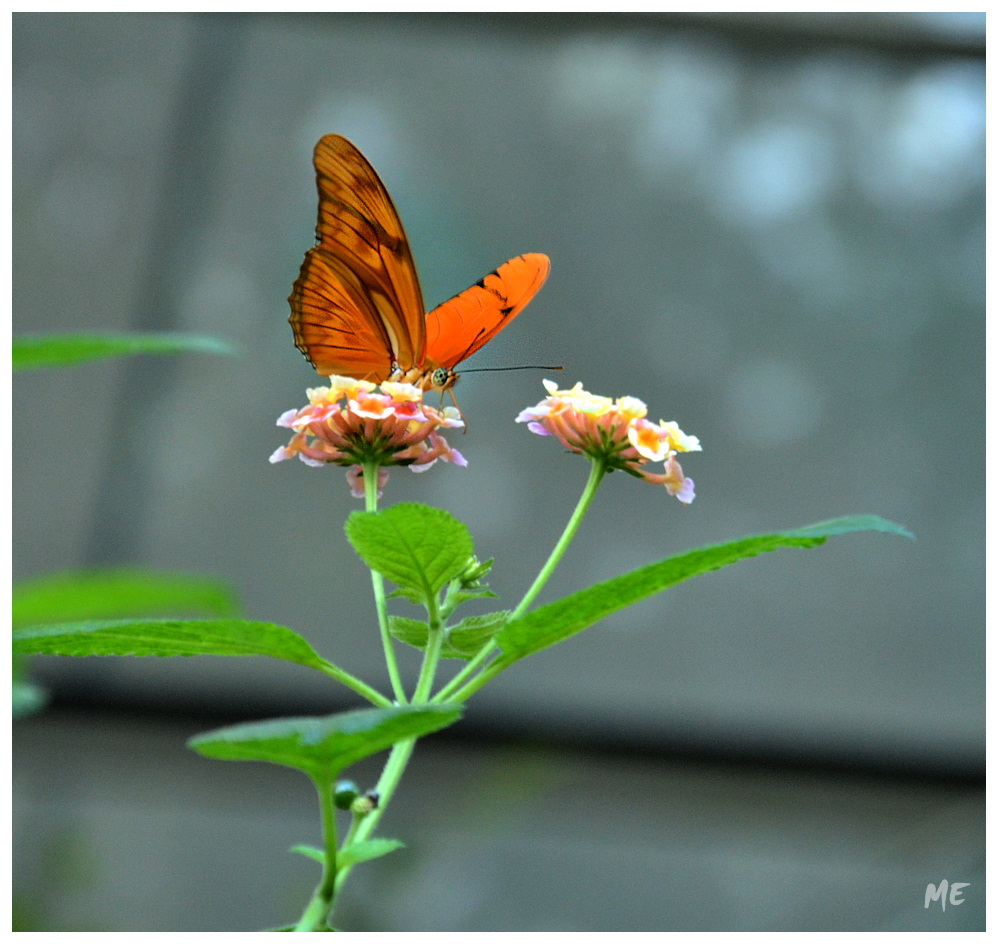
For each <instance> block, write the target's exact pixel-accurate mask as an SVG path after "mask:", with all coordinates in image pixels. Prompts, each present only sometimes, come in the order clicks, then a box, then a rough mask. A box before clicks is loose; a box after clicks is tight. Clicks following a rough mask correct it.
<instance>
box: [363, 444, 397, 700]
mask: <svg viewBox="0 0 998 944" xmlns="http://www.w3.org/2000/svg"><path fill="white" fill-rule="evenodd" d="M364 508H365V510H366V511H372V512H373V511H377V510H378V464H377V463H376V462H371V461H368V462H365V463H364ZM371 586H372V588H373V590H374V608H375V609H376V610H377V612H378V628H379V629H380V630H381V645H382V648H383V649H384V650H385V665H386V666H387V667H388V677H389V678H390V679H391V683H392V692H393V693H394V694H395V701H396V702H397V703H398V704H400V705H404V704H405V703H406V697H405V689H404V688H403V687H402V678H401V676H400V675H399V669H398V663H397V662H396V660H395V648H394V646H392V637H391V633H389V632H388V607H387V606H386V605H385V582H384V580H383V579H382V577H381V574H379V573H378V572H377V571H376V570H372V571H371Z"/></svg>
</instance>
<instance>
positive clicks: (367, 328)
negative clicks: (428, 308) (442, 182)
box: [289, 134, 426, 381]
mask: <svg viewBox="0 0 998 944" xmlns="http://www.w3.org/2000/svg"><path fill="white" fill-rule="evenodd" d="M314 162H315V171H316V183H317V186H318V190H319V218H318V222H317V223H316V240H317V241H318V245H317V246H315V247H314V248H313V249H310V250H309V251H308V253H306V255H305V261H304V262H303V263H302V268H301V273H300V274H299V276H298V279H297V281H296V282H295V284H294V289H293V290H292V293H291V297H290V299H289V301H290V303H291V317H290V319H289V320H290V322H291V327H292V329H293V331H294V335H295V344H296V345H297V346H298V349H299V350H300V351H301V352H302V353H303V354H304V355H305V356H306V357H307V358H308V359H309V361H310V362H311V363H312V364H313V365H314V367H315V369H316V371H317V372H318V373H319V374H322V375H327V376H328V375H330V374H343V375H346V376H351V377H359V378H364V379H368V380H374V381H381V380H385V379H386V378H387V377H388V375H389V373H390V372H391V369H392V365H393V361H394V362H396V363H397V364H398V365H399V366H400V367H401V368H402V369H403V370H408V369H409V368H411V367H417V366H421V365H422V362H423V358H424V353H425V344H426V334H425V322H424V317H423V299H422V294H421V292H420V290H419V280H418V279H417V277H416V267H415V265H414V263H413V260H412V253H411V251H410V250H409V243H408V240H407V239H406V236H405V231H404V230H403V228H402V223H401V221H400V220H399V216H398V213H397V211H396V210H395V206H394V204H393V203H392V200H391V197H389V196H388V191H387V190H386V189H385V186H384V184H383V183H382V182H381V180H380V178H379V177H378V175H377V174H376V173H375V171H374V168H373V167H371V165H370V164H369V163H368V162H367V160H366V159H365V157H364V156H363V155H362V154H361V153H360V151H358V150H357V148H355V147H354V146H353V145H352V144H351V143H350V142H349V141H347V140H346V139H345V138H341V137H340V136H339V135H333V134H327V135H326V136H325V137H323V138H322V139H321V140H320V141H319V143H318V144H317V145H316V146H315V154H314Z"/></svg>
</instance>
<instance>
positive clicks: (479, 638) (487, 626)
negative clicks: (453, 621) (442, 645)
mask: <svg viewBox="0 0 998 944" xmlns="http://www.w3.org/2000/svg"><path fill="white" fill-rule="evenodd" d="M509 615H510V611H509V610H497V611H496V612H495V613H484V614H482V615H481V616H466V617H465V618H464V619H463V620H461V622H460V623H458V624H457V625H456V626H452V627H451V629H450V632H449V633H448V634H447V646H446V648H447V649H449V650H450V651H451V652H452V653H453V655H451V654H450V653H443V655H447V657H448V658H452V659H453V658H457V659H470V658H471V657H472V656H474V655H476V654H477V653H478V650H479V649H481V648H482V646H484V645H485V644H486V643H487V642H488V641H489V640H490V639H491V638H492V637H493V636H495V634H496V633H498V632H499V630H501V629H502V628H503V626H505V625H506V623H507V621H508V620H509Z"/></svg>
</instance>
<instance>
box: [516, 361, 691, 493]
mask: <svg viewBox="0 0 998 944" xmlns="http://www.w3.org/2000/svg"><path fill="white" fill-rule="evenodd" d="M544 387H545V389H546V390H547V392H548V396H547V397H545V399H543V400H542V401H541V402H540V403H538V404H537V406H533V407H530V408H528V409H526V410H524V411H523V412H522V413H520V415H519V416H518V417H517V418H516V421H517V422H518V423H526V424H527V428H528V429H529V430H530V431H531V432H533V433H537V435H538V436H554V437H556V438H557V439H558V440H559V442H561V444H562V445H563V446H565V448H566V449H569V450H571V451H572V452H577V453H580V454H582V455H585V456H588V457H589V458H590V459H593V460H596V461H600V462H603V463H604V464H605V467H606V470H607V471H608V472H610V471H613V470H614V469H623V470H624V471H625V472H627V473H629V474H630V475H634V476H636V477H637V478H639V479H643V480H644V481H646V482H650V483H652V484H653V485H664V486H665V488H666V491H668V492H669V494H670V495H675V497H676V498H678V499H679V500H680V501H681V502H683V503H684V504H689V503H690V502H691V501H693V498H694V491H693V479H691V478H686V477H685V476H684V475H683V470H682V468H681V467H680V465H679V462H678V461H677V460H676V454H677V453H679V452H699V451H700V441H699V440H698V439H697V438H696V436H688V435H687V434H686V433H684V432H683V431H682V430H681V429H680V428H679V426H678V425H677V424H676V423H674V422H669V423H666V422H665V421H664V420H660V421H659V422H658V423H652V422H651V421H650V420H649V419H647V415H648V408H647V406H645V404H644V403H643V402H642V401H641V400H638V399H637V398H636V397H618V398H617V399H616V400H611V399H610V398H609V397H601V396H597V395H596V394H593V393H589V392H588V391H586V390H583V389H582V384H581V383H577V384H576V385H575V386H574V387H572V389H571V390H559V389H558V385H557V384H555V383H554V382H552V381H550V380H545V381H544ZM649 462H664V463H665V471H664V472H651V471H649V470H648V469H647V468H645V466H646V465H647V463H649Z"/></svg>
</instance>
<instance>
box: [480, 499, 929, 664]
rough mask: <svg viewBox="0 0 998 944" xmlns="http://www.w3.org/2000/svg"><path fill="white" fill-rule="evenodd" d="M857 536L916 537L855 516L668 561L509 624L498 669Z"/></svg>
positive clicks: (885, 523)
mask: <svg viewBox="0 0 998 944" xmlns="http://www.w3.org/2000/svg"><path fill="white" fill-rule="evenodd" d="M856 531H882V532H885V533H888V534H897V535H901V536H904V537H911V536H912V535H911V534H910V533H909V532H908V531H906V530H905V529H904V528H902V527H901V526H900V525H896V524H894V523H893V522H890V521H885V520H884V519H883V518H878V517H876V516H874V515H855V516H852V517H847V518H836V519H834V520H832V521H822V522H819V523H818V524H813V525H809V526H808V527H806V528H798V529H795V530H792V531H782V532H777V533H775V534H763V535H757V536H754V537H748V538H742V539H741V540H739V541H732V542H730V543H727V544H716V545H713V546H711V547H705V548H700V549H699V550H695V551H689V552H687V553H686V554H679V555H676V556H675V557H670V558H666V559H665V560H662V561H659V562H658V563H655V564H649V565H647V566H645V567H641V568H639V569H637V570H634V571H631V573H628V574H624V575H622V576H620V577H614V578H613V579H611V580H607V581H605V582H603V583H600V584H597V585H596V586H593V587H589V588H587V589H586V590H581V591H579V592H578V593H573V594H572V595H571V596H568V597H565V598H563V599H561V600H557V601H555V602H554V603H547V604H545V605H544V606H540V607H538V608H537V609H536V610H532V611H531V612H529V613H527V614H525V615H524V616H522V617H520V618H519V619H517V620H515V621H513V622H509V623H507V624H506V626H505V627H504V628H503V629H502V630H501V631H500V632H499V633H498V634H497V635H496V637H495V639H496V642H497V643H498V644H499V646H500V648H501V649H502V653H503V654H502V655H501V656H500V657H499V660H497V664H498V663H502V664H509V663H512V662H515V661H516V660H517V659H522V658H523V657H524V656H528V655H531V654H532V653H534V652H539V651H540V650H541V649H546V648H547V647H549V646H553V645H555V644H556V643H559V642H561V641H562V640H564V639H567V638H568V637H569V636H573V635H575V633H578V632H581V631H582V630H583V629H586V628H587V627H589V626H592V625H593V624H594V623H597V622H599V621H600V620H601V619H603V618H604V617H605V616H608V615H609V614H611V613H614V612H616V611H617V610H620V609H623V608H624V607H625V606H630V605H631V604H632V603H637V602H638V601H639V600H643V599H645V597H649V596H652V595H653V594H656V593H659V592H661V591H662V590H665V589H667V588H668V587H672V586H675V585H676V584H678V583H681V582H682V581H684V580H688V579H689V578H690V577H695V576H697V575H698V574H704V573H707V572H708V571H711V570H717V569H718V568H720V567H724V566H726V565H727V564H733V563H735V562H736V561H740V560H744V559H745V558H747V557H755V556H756V555H757V554H764V553H766V552H768V551H775V550H777V549H778V548H781V547H814V546H816V545H819V544H824V542H825V540H826V539H827V538H829V537H831V536H833V535H839V534H848V533H851V532H856Z"/></svg>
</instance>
